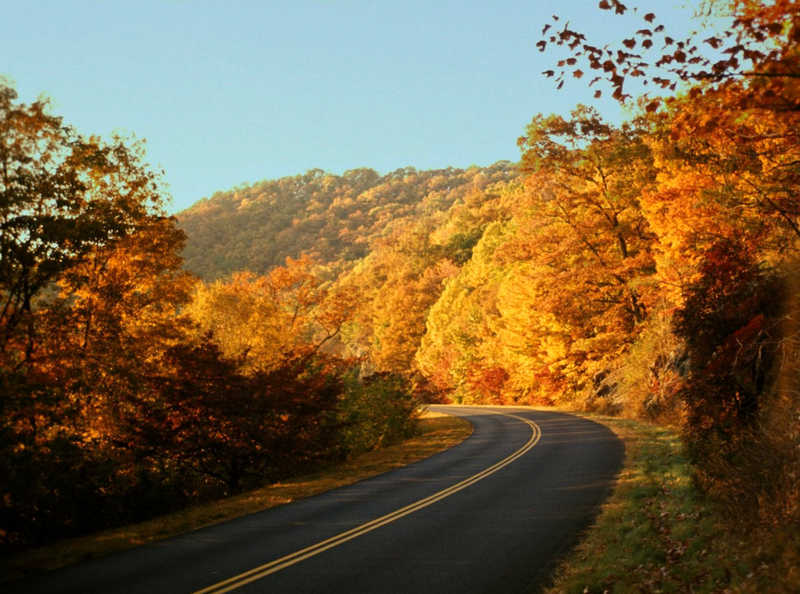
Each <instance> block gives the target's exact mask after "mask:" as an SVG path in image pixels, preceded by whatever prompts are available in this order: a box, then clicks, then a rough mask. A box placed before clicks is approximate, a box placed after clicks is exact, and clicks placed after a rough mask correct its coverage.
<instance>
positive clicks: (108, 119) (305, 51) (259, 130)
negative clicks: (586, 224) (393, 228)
mask: <svg viewBox="0 0 800 594" xmlns="http://www.w3.org/2000/svg"><path fill="white" fill-rule="evenodd" d="M627 4H628V5H631V6H632V5H633V4H634V0H630V1H629V2H627ZM637 4H638V5H639V6H640V7H641V8H642V9H646V10H653V11H654V12H656V13H657V14H658V16H659V18H660V20H662V21H664V22H666V23H667V24H668V25H669V24H670V22H672V23H676V24H677V25H676V26H677V27H679V28H680V27H688V25H687V24H685V23H687V22H688V16H689V15H690V14H691V10H690V9H686V8H684V9H681V8H680V6H681V4H682V2H680V1H679V0H662V1H660V2H658V1H653V0H640V1H639V2H637ZM596 5H597V2H596V1H595V0H561V1H550V0H528V1H502V0H495V1H492V2H489V1H486V0H476V1H470V0H462V1H459V2H451V1H438V0H426V1H416V0H403V1H397V0H391V1H389V0H386V1H373V2H368V1H355V0H353V1H347V0H342V1H333V0H327V1H323V0H302V1H301V0H294V1H285V2H284V1H282V2H277V1H269V0H264V1H256V0H253V1H235V0H229V1H227V2H223V1H218V2H206V1H199V0H197V1H193V0H162V1H156V0H135V1H132V0H124V1H112V0H109V1H105V2H104V1H100V0H96V1H78V0H52V1H47V2H45V1H41V0H26V1H24V2H23V1H14V2H7V3H5V5H4V7H3V11H2V20H0V75H4V76H5V77H7V78H9V79H10V80H11V81H12V82H13V83H14V85H15V87H16V89H17V91H18V93H19V95H20V98H21V99H22V100H24V101H31V100H33V99H35V98H36V97H37V96H39V95H40V94H45V95H46V96H48V97H50V98H51V99H52V102H53V112H54V113H56V114H58V115H61V116H63V117H64V118H65V121H66V122H68V123H70V124H72V125H74V126H75V127H76V128H77V129H78V130H79V131H81V132H82V133H84V134H99V135H101V136H108V135H109V134H110V133H111V132H113V131H120V132H123V133H131V134H135V135H136V136H137V137H138V138H145V139H146V140H147V155H148V161H149V162H150V163H152V164H153V165H156V166H161V167H163V168H164V169H165V171H166V179H167V181H168V182H169V185H170V190H171V193H172V196H173V201H172V204H171V206H170V211H171V212H175V211H179V210H182V209H183V208H186V207H188V206H189V205H190V204H192V203H193V202H195V201H196V200H198V199H200V198H202V197H204V196H209V195H211V194H213V193H214V192H215V191H217V190H224V189H228V188H230V187H232V186H235V185H238V184H241V183H251V182H255V181H259V180H262V179H267V178H276V177H281V176H285V175H294V174H297V173H302V172H304V171H306V170H308V169H311V168H314V167H319V168H321V169H325V170H327V171H332V172H334V173H341V172H343V171H345V170H347V169H352V168H355V167H363V166H366V167H372V168H374V169H377V170H378V171H380V172H382V173H385V172H387V171H391V170H393V169H396V168H398V167H404V166H407V165H411V166H414V167H417V168H418V169H429V168H438V167H447V166H450V165H452V166H455V167H466V166H468V165H471V164H477V165H487V164H490V163H493V162H495V161H498V160H500V159H509V160H512V161H516V160H517V159H518V158H519V151H518V149H517V146H516V139H517V138H518V137H519V136H520V135H521V134H522V133H523V131H524V128H525V125H526V124H527V123H528V122H529V121H530V119H531V117H532V116H533V115H534V114H536V113H567V112H568V111H569V110H570V109H571V108H572V107H574V105H576V104H577V103H579V102H583V103H589V104H594V105H596V106H597V107H598V109H600V110H601V112H602V113H603V114H604V115H606V116H607V117H609V118H612V119H615V120H616V119H619V118H620V110H619V107H618V106H616V105H615V104H613V103H612V102H610V101H601V102H599V103H597V102H595V101H594V100H593V99H592V96H591V92H590V91H589V90H587V89H586V86H585V84H586V83H585V79H584V80H582V81H575V82H571V84H567V85H566V86H565V88H564V89H563V90H562V91H556V90H555V89H554V86H553V84H552V82H551V81H550V80H548V79H545V78H543V77H542V76H541V74H540V73H541V71H542V70H545V69H546V68H549V67H551V66H552V63H553V61H554V56H555V55H554V54H540V53H539V51H538V50H537V49H536V47H535V43H536V41H538V39H539V34H540V31H541V28H542V26H543V25H544V23H546V22H548V21H549V20H550V15H552V14H553V13H558V14H559V15H561V17H562V19H566V20H570V21H571V23H572V24H573V25H574V27H575V28H578V29H579V30H584V31H587V33H589V35H590V36H592V37H593V38H596V39H597V40H598V41H612V40H618V39H619V38H620V35H621V34H622V32H623V31H624V32H630V24H628V25H627V27H626V26H625V21H621V20H619V19H614V18H612V17H611V16H610V15H609V13H607V12H604V11H599V10H597V9H596V8H595V7H596ZM642 12H643V11H640V12H639V15H638V16H637V17H636V20H635V22H636V24H637V26H638V24H639V23H641V20H640V19H641V14H642ZM628 23H630V21H628Z"/></svg>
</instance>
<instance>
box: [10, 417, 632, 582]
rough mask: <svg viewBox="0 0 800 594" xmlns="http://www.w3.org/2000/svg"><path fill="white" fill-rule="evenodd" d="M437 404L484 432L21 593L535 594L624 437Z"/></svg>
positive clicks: (583, 522) (597, 492) (596, 496)
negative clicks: (351, 482) (337, 486)
mask: <svg viewBox="0 0 800 594" xmlns="http://www.w3.org/2000/svg"><path fill="white" fill-rule="evenodd" d="M434 408H438V409H440V410H443V411H446V412H449V413H452V414H456V415H459V416H464V417H466V418H468V419H469V420H470V421H471V422H472V423H473V425H474V432H473V434H472V436H471V437H470V438H468V439H467V440H466V441H464V442H463V443H462V444H460V445H458V446H456V447H454V448H451V449H450V450H447V451H445V452H442V453H440V454H437V455H435V456H433V457H431V458H428V459H427V460H423V461H421V462H417V463H415V464H412V465H410V466H407V467H405V468H402V469H399V470H396V471H393V472H390V473H386V474H383V475H380V476H378V477H375V478H372V479H369V480H365V481H361V482H359V483H356V484H354V485H351V486H349V487H343V488H340V489H336V490H333V491H329V492H328V493H325V494H322V495H319V496H316V497H311V498H308V499H304V500H301V501H298V502H295V503H292V504H290V505H285V506H282V507H278V508H273V509H271V510H267V511H264V512H261V513H258V514H253V515H251V516H247V517H245V518H240V519H238V520H234V521H231V522H226V523H224V524H219V525H216V526H212V527H209V528H205V529H202V530H198V531H196V532H192V533H190V534H186V535H183V536H181V537H177V538H173V539H170V540H166V541H163V542H160V543H157V544H153V545H149V546H145V547H140V548H138V549H134V550H131V551H127V552H124V553H120V554H116V555H112V556H109V557H106V558H104V559H98V560H95V561H91V562H87V563H83V564H79V565H76V566H73V567H69V568H65V569H63V570H59V571H56V572H53V573H51V574H48V575H46V576H42V577H40V578H38V579H35V580H28V581H25V582H21V583H16V584H10V586H11V587H10V590H11V591H12V592H26V593H37V592H52V593H67V592H70V593H90V592H104V593H111V592H113V593H147V594H153V593H159V592H178V593H180V592H186V593H189V592H197V591H203V592H206V593H209V594H210V593H211V592H225V591H230V590H237V591H242V592H272V593H275V592H287V593H288V592H291V593H307V592H319V593H326V594H329V593H342V594H343V593H348V594H351V593H359V592H369V593H372V592H392V593H395V592H396V593H405V592H417V593H429V592H430V593H437V592H442V593H445V592H458V593H459V594H468V593H471V592H475V593H477V592H492V593H513V592H535V591H536V590H537V589H538V588H539V587H541V586H542V585H544V584H546V583H547V581H548V579H549V576H550V573H551V571H552V569H553V567H554V564H555V563H556V561H557V560H558V559H559V557H560V556H562V555H563V554H564V553H565V552H567V551H568V550H569V549H570V548H571V547H572V546H573V545H574V544H575V542H576V541H577V538H578V535H579V533H580V531H581V530H582V529H584V528H585V527H586V526H587V525H588V524H589V523H590V522H591V519H592V518H593V517H594V515H595V514H596V512H597V508H598V505H599V504H600V503H601V502H602V501H603V499H604V498H605V497H606V496H607V495H608V493H609V491H610V489H611V486H612V485H613V481H614V478H615V476H616V473H617V472H618V470H619V468H620V466H621V463H622V458H623V446H622V444H621V442H620V441H619V440H617V439H616V438H615V437H614V435H613V434H612V433H611V432H610V431H609V430H608V429H606V428H605V427H603V426H601V425H598V424H596V423H593V422H591V421H588V420H585V419H581V418H579V417H575V416H572V415H568V414H564V413H558V412H550V411H534V410H528V409H514V408H507V407H493V408H463V407H449V406H442V407H434ZM495 411H496V412H500V413H503V414H496V412H495ZM6 586H9V585H8V584H7V585H6Z"/></svg>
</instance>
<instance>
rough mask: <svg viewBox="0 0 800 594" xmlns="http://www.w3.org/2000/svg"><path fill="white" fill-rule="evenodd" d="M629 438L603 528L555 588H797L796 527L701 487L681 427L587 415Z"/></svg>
mask: <svg viewBox="0 0 800 594" xmlns="http://www.w3.org/2000/svg"><path fill="white" fill-rule="evenodd" d="M587 416H589V418H592V419H594V420H597V421H599V422H602V423H603V424H605V425H607V426H608V427H610V428H611V429H612V430H614V432H615V433H617V435H618V436H620V437H621V438H622V439H623V440H624V441H625V444H626V460H625V466H624V469H623V471H622V473H621V475H620V477H619V482H618V485H617V487H616V489H615V490H614V493H613V495H612V496H611V497H610V499H609V500H608V501H607V502H606V503H605V504H604V506H603V508H602V510H601V512H600V514H599V516H598V518H597V520H596V522H595V524H594V526H592V527H591V528H590V529H589V530H588V531H587V533H586V535H585V537H584V539H583V540H582V542H581V544H580V545H579V546H578V547H577V549H576V550H575V551H574V552H573V553H572V554H571V556H570V557H569V558H567V559H566V560H565V561H564V562H563V564H562V566H561V567H560V568H559V570H558V572H557V574H556V580H555V584H554V585H553V587H552V588H551V589H550V590H548V592H551V593H555V592H559V593H561V592H575V593H593V592H598V593H599V592H709V593H710V592H752V593H756V592H776V593H780V592H798V591H800V553H799V549H798V545H799V544H800V536H799V535H798V531H797V529H796V527H794V528H792V527H785V528H783V529H778V530H775V529H774V528H773V530H770V531H769V533H767V531H766V530H763V529H761V530H759V529H755V528H753V527H752V526H749V523H748V522H747V521H746V520H744V519H743V521H742V522H741V523H740V524H739V525H738V526H736V525H734V523H733V522H732V521H731V520H730V519H725V518H723V517H722V516H721V515H720V514H719V513H718V511H717V510H715V508H714V506H713V505H711V503H709V502H708V501H706V500H704V498H703V497H702V495H701V494H700V493H698V492H697V490H696V489H695V488H694V486H693V485H692V481H691V468H690V466H689V463H688V460H687V459H686V457H685V455H684V452H683V447H682V445H681V442H680V440H679V438H678V436H677V434H676V433H675V432H673V431H671V430H669V429H666V428H663V427H656V426H652V425H647V424H643V423H638V422H635V421H630V420H624V419H615V418H610V417H601V416H596V415H592V416H590V415H587Z"/></svg>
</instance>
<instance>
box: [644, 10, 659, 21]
mask: <svg viewBox="0 0 800 594" xmlns="http://www.w3.org/2000/svg"><path fill="white" fill-rule="evenodd" d="M655 18H656V15H655V14H654V13H652V12H648V13H647V14H646V15H644V20H646V21H647V22H648V23H652V22H653V19H655Z"/></svg>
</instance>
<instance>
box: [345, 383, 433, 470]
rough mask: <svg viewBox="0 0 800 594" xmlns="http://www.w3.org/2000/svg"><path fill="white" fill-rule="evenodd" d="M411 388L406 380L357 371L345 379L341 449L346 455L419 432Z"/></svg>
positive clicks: (415, 404) (415, 401)
mask: <svg viewBox="0 0 800 594" xmlns="http://www.w3.org/2000/svg"><path fill="white" fill-rule="evenodd" d="M418 404H419V403H418V401H417V398H415V396H414V395H413V393H412V386H411V385H410V384H409V382H408V380H406V379H405V378H404V377H402V376H400V375H398V374H394V373H389V372H383V373H375V374H373V375H370V376H368V377H366V378H363V379H360V378H359V377H358V370H354V371H351V372H350V373H348V374H347V375H346V376H345V390H344V392H343V394H342V396H341V398H340V400H339V407H338V420H339V423H340V424H341V428H340V436H341V438H340V447H341V448H342V452H343V454H344V455H347V456H349V455H353V454H357V453H360V452H364V451H368V450H372V449H374V448H377V447H380V446H383V445H387V444H389V443H392V442H395V441H399V440H401V439H404V438H406V437H410V436H411V435H413V433H414V431H415V429H416V422H415V419H414V411H415V409H416V408H417V405H418Z"/></svg>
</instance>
